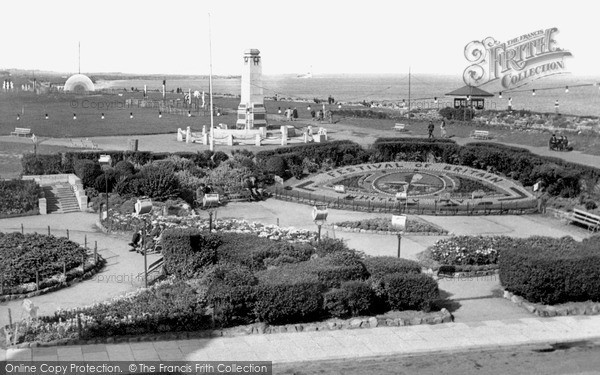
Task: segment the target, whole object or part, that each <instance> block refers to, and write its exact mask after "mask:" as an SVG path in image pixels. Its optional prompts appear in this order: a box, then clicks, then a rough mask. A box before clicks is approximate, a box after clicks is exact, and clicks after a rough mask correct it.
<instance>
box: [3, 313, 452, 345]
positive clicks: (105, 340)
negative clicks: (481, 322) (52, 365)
mask: <svg viewBox="0 0 600 375" xmlns="http://www.w3.org/2000/svg"><path fill="white" fill-rule="evenodd" d="M453 321H454V317H453V316H452V314H451V313H450V312H449V311H448V310H447V309H446V308H442V309H441V310H440V311H439V312H437V313H435V315H434V314H430V315H429V316H426V317H414V318H385V317H379V318H378V317H374V316H371V317H363V318H350V319H345V320H343V319H332V320H329V321H326V322H318V323H298V324H288V325H282V326H269V325H268V324H266V323H254V324H250V325H246V326H238V327H232V328H224V329H213V330H203V331H193V332H170V333H163V334H142V335H139V336H119V337H98V338H94V339H88V340H83V339H75V338H64V339H58V340H53V341H49V342H40V341H32V342H24V343H20V344H17V345H14V346H9V348H34V347H49V346H66V345H93V344H114V343H125V342H144V341H164V340H187V339H195V338H211V337H237V336H248V335H253V334H259V335H263V334H277V333H291V332H316V331H333V330H340V329H368V328H375V327H385V326H388V327H398V326H411V325H420V324H442V323H450V322H453Z"/></svg>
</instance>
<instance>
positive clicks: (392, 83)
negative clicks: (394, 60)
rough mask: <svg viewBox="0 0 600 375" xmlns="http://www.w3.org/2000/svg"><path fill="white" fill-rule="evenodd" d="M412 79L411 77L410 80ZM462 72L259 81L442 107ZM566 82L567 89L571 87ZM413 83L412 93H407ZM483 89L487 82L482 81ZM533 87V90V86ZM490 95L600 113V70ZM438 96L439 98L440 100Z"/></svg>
mask: <svg viewBox="0 0 600 375" xmlns="http://www.w3.org/2000/svg"><path fill="white" fill-rule="evenodd" d="M208 81H209V80H208V78H197V79H173V80H170V79H168V77H167V90H169V91H170V90H172V89H174V88H176V87H179V88H182V89H183V90H184V91H185V92H187V91H188V89H189V90H191V91H192V92H193V91H196V90H198V91H200V92H202V91H204V92H206V93H208V91H209V89H208V87H209V82H208ZM409 81H410V83H409ZM240 83H241V78H240V77H213V92H214V93H215V94H226V95H239V94H240ZM144 85H146V86H147V88H148V90H160V89H161V88H162V78H160V79H159V78H157V79H153V80H114V81H100V82H98V86H99V87H100V88H113V89H123V88H127V89H130V88H131V87H135V88H137V89H140V90H142V89H143V87H144ZM464 85H465V84H464V82H463V80H462V77H461V76H452V75H436V74H411V75H410V77H409V75H408V74H321V75H319V74H314V75H313V76H312V77H310V78H302V77H300V76H298V75H296V74H282V75H263V76H262V81H261V83H260V84H257V86H260V87H262V89H263V94H264V95H265V97H266V98H269V97H274V96H275V95H277V96H278V97H279V98H280V99H295V100H298V99H300V100H308V101H312V100H313V99H314V98H317V99H321V100H327V98H328V97H329V96H331V97H333V98H334V99H335V100H336V102H342V103H360V102H367V103H370V102H376V103H396V104H399V105H402V104H403V101H404V103H406V102H407V101H408V100H409V95H410V102H411V107H412V108H441V107H444V106H447V105H448V106H451V105H452V103H453V98H452V97H448V96H446V94H447V93H449V92H451V91H453V90H456V89H458V88H460V87H462V86H464ZM567 87H568V92H567ZM409 88H410V94H409ZM481 88H482V89H484V90H485V86H481ZM534 89H535V95H533V90H534ZM492 93H494V94H495V96H494V97H493V98H486V103H485V106H486V108H490V109H506V108H507V105H508V99H509V98H512V108H513V109H514V110H520V109H523V110H530V111H535V112H542V113H555V112H556V107H555V105H556V101H558V104H559V108H558V109H559V113H561V114H564V115H578V116H600V76H576V75H571V74H563V75H557V76H552V77H546V78H542V79H539V80H537V81H534V82H532V83H530V84H528V85H527V86H524V87H520V88H518V89H515V90H512V91H510V92H502V97H501V98H500V96H499V94H500V93H499V92H492ZM436 99H437V102H436Z"/></svg>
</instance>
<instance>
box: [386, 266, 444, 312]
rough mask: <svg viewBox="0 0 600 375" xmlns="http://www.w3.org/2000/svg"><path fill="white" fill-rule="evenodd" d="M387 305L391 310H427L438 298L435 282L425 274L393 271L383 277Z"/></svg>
mask: <svg viewBox="0 0 600 375" xmlns="http://www.w3.org/2000/svg"><path fill="white" fill-rule="evenodd" d="M383 291H384V294H385V301H386V303H387V306H388V307H389V308H390V309H392V310H424V311H429V310H430V309H431V306H432V304H433V302H435V301H436V300H437V299H439V289H438V285H437V282H436V281H435V280H434V279H432V278H431V277H429V276H427V275H425V274H406V273H405V274H402V273H393V274H390V275H386V276H384V278H383Z"/></svg>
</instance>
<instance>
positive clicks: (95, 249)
mask: <svg viewBox="0 0 600 375" xmlns="http://www.w3.org/2000/svg"><path fill="white" fill-rule="evenodd" d="M96 263H98V241H94V265H96Z"/></svg>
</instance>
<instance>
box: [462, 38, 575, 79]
mask: <svg viewBox="0 0 600 375" xmlns="http://www.w3.org/2000/svg"><path fill="white" fill-rule="evenodd" d="M557 33H558V29H557V28H555V27H554V28H550V29H546V30H537V31H534V32H532V33H529V34H525V35H521V36H520V37H518V38H514V39H511V40H509V41H507V42H504V43H500V42H499V41H497V40H495V39H494V38H491V37H488V38H485V39H484V40H482V41H477V40H476V41H472V42H471V43H469V44H467V46H466V47H465V57H466V59H467V60H469V62H470V63H472V64H471V65H470V66H468V67H467V68H466V69H465V71H464V73H463V80H464V81H465V83H466V84H467V85H471V86H481V85H483V84H486V83H492V82H495V83H496V84H499V85H500V87H498V90H506V89H514V88H517V87H520V86H523V85H525V84H527V83H530V82H531V81H533V80H536V79H539V78H543V77H547V76H549V75H553V74H561V73H565V72H566V71H565V61H564V60H565V58H566V57H571V56H572V55H571V52H569V51H566V50H564V49H561V48H559V47H558V46H557V44H556V40H555V39H554V36H555V35H556V34H557ZM487 89H488V90H489V89H490V87H487Z"/></svg>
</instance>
